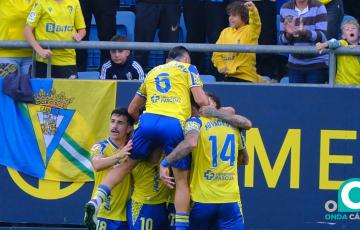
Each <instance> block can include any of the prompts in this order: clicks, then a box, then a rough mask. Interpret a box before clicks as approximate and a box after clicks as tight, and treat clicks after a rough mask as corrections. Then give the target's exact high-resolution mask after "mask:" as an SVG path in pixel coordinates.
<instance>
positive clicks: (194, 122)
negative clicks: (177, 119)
mask: <svg viewBox="0 0 360 230" xmlns="http://www.w3.org/2000/svg"><path fill="white" fill-rule="evenodd" d="M201 127H202V120H201V118H200V117H199V116H193V117H190V118H189V119H187V120H186V127H185V133H186V132H188V131H190V130H192V129H197V130H199V129H200V128H201Z"/></svg>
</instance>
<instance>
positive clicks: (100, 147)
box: [90, 140, 109, 154]
mask: <svg viewBox="0 0 360 230" xmlns="http://www.w3.org/2000/svg"><path fill="white" fill-rule="evenodd" d="M108 143H109V142H108V141H107V140H102V141H99V142H97V143H96V144H94V145H93V146H92V147H91V150H90V151H91V152H92V154H102V153H103V152H104V150H105V149H106V146H107V145H108Z"/></svg>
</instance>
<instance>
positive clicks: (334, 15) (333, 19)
mask: <svg viewBox="0 0 360 230" xmlns="http://www.w3.org/2000/svg"><path fill="white" fill-rule="evenodd" d="M319 1H320V2H321V3H323V4H324V5H325V7H326V11H327V23H328V25H330V26H328V28H327V34H326V36H327V38H328V39H331V38H335V39H337V38H338V37H339V34H340V26H341V21H342V19H343V17H344V6H343V1H342V0H319Z"/></svg>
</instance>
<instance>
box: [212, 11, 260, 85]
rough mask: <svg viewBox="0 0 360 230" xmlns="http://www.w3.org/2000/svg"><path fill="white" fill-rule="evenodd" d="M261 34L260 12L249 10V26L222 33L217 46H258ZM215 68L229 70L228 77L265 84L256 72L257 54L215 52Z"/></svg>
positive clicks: (213, 60)
mask: <svg viewBox="0 0 360 230" xmlns="http://www.w3.org/2000/svg"><path fill="white" fill-rule="evenodd" d="M260 32H261V21H260V16H259V12H258V10H257V9H256V8H255V7H253V8H251V10H249V24H247V25H244V26H242V27H240V28H237V29H236V28H232V27H228V28H225V29H224V30H223V31H221V34H220V36H219V38H218V40H217V42H216V44H221V45H222V44H224V45H236V44H237V45H257V44H258V40H259V36H260ZM211 60H212V62H213V64H214V66H215V67H216V68H217V69H218V70H220V69H223V68H227V75H226V76H228V77H235V78H239V79H243V80H246V81H251V82H255V83H256V82H263V80H262V77H261V76H260V75H259V74H257V72H256V55H255V53H239V52H214V53H213V56H212V59H211Z"/></svg>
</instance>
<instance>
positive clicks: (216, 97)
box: [206, 92, 221, 109]
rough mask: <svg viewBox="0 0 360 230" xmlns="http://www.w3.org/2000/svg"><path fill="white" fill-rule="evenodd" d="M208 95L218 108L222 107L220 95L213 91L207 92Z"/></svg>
mask: <svg viewBox="0 0 360 230" xmlns="http://www.w3.org/2000/svg"><path fill="white" fill-rule="evenodd" d="M206 95H207V96H208V97H210V98H211V99H212V100H213V101H214V102H215V104H216V109H220V107H221V102H220V98H219V97H218V96H216V95H215V94H213V93H211V92H206Z"/></svg>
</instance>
